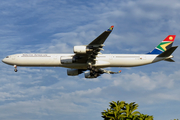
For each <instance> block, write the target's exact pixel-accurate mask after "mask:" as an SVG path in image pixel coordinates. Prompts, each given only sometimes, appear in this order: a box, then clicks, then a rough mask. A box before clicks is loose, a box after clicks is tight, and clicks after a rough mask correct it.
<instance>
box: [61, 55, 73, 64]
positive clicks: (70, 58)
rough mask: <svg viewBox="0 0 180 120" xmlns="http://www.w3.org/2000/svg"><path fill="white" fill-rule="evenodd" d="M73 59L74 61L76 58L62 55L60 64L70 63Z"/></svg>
mask: <svg viewBox="0 0 180 120" xmlns="http://www.w3.org/2000/svg"><path fill="white" fill-rule="evenodd" d="M75 61H76V59H75V58H73V57H71V56H62V57H61V64H71V63H73V62H75Z"/></svg>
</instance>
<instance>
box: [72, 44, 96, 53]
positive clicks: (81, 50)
mask: <svg viewBox="0 0 180 120" xmlns="http://www.w3.org/2000/svg"><path fill="white" fill-rule="evenodd" d="M92 50H93V49H89V48H88V47H87V46H84V45H81V46H74V53H79V54H85V53H86V52H88V51H92Z"/></svg>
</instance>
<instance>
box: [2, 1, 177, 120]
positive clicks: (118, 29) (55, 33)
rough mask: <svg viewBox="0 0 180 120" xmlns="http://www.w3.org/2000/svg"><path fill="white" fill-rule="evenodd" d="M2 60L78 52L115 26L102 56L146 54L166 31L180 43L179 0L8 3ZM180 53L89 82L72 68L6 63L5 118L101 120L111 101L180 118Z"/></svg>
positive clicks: (162, 116)
mask: <svg viewBox="0 0 180 120" xmlns="http://www.w3.org/2000/svg"><path fill="white" fill-rule="evenodd" d="M0 16H1V17H0V59H3V58H4V57H6V56H7V55H11V54H16V53H73V46H75V45H84V44H88V43H90V42H91V41H92V40H94V39H95V38H96V37H97V36H98V35H99V34H101V33H102V32H103V31H104V30H106V29H108V28H109V27H110V26H111V25H114V26H115V27H114V30H113V32H112V33H111V35H110V36H109V37H108V39H107V40H106V42H105V45H106V46H105V47H104V49H105V51H103V52H102V53H119V54H121V53H123V54H124V53H126V54H128V53H130V54H131V53H135V54H136V53H147V52H149V51H151V50H153V49H154V47H155V46H156V45H158V44H159V43H160V42H161V41H162V40H163V39H164V38H165V37H166V36H167V35H169V34H175V35H177V36H176V40H175V42H174V45H179V44H180V41H179V40H180V37H179V32H180V28H179V26H180V1H179V0H171V1H169V0H151V1H150V0H128V1H127V0H111V1H109V0H91V1H84V0H76V1H74V0H53V1H48V0H26V1H24V0H8V1H7V0H1V4H0ZM179 53H180V50H179V48H178V49H177V50H176V51H175V52H174V53H173V55H174V56H175V57H174V58H173V59H174V60H175V61H176V62H175V63H170V62H165V61H162V62H159V63H155V64H151V65H146V66H141V67H134V68H107V69H111V70H114V71H118V70H122V73H121V74H118V75H108V74H104V75H102V76H101V77H99V78H97V79H85V78H84V75H83V74H81V75H79V76H76V77H69V76H67V75H66V74H67V73H66V68H58V67H56V68H53V67H52V68H46V67H45V68H42V67H37V68H35V67H33V68H28V67H18V70H19V71H18V72H17V73H15V72H14V70H13V69H14V68H13V66H8V65H6V64H3V63H2V62H0V66H1V68H0V72H1V74H0V119H3V120H31V119H34V120H49V119H53V120H59V119H62V120H65V119H66V120H69V119H75V120H84V119H86V120H92V119H93V120H102V118H101V112H102V111H103V110H105V109H107V108H108V107H109V102H111V101H117V100H120V101H122V100H124V101H126V102H134V101H135V102H136V103H138V104H139V109H138V110H139V111H140V112H141V113H143V114H148V115H153V116H154V119H155V120H156V119H157V120H158V119H161V120H162V119H164V120H165V119H166V120H170V119H177V118H179V119H180V113H179V106H180V93H179V91H180V87H179V86H180V79H179V78H180V69H179V65H180V56H179Z"/></svg>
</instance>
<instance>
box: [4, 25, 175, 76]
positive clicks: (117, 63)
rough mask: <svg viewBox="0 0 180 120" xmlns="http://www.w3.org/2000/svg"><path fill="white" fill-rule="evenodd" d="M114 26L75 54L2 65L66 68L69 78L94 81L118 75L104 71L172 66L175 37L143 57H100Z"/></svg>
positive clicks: (13, 59) (19, 58)
mask: <svg viewBox="0 0 180 120" xmlns="http://www.w3.org/2000/svg"><path fill="white" fill-rule="evenodd" d="M113 28H114V26H111V27H110V28H109V29H108V30H106V31H104V32H103V33H102V34H101V35H99V36H98V37H97V38H96V39H94V40H93V41H92V42H91V43H89V44H88V45H80V46H74V54H46V53H23V54H14V55H9V56H7V57H6V58H4V59H3V60H2V62H4V63H6V64H8V65H13V66H14V68H15V69H14V71H15V72H17V71H18V70H17V66H22V67H65V68H68V69H67V75H68V76H76V75H79V74H81V73H83V72H84V75H85V78H97V77H98V76H100V75H101V74H103V73H108V74H118V73H120V72H121V71H119V72H112V71H110V70H105V69H104V68H106V67H135V66H142V65H147V64H151V63H155V62H159V61H162V60H165V61H168V62H174V60H172V59H171V58H173V56H172V55H171V54H172V53H173V52H174V50H175V49H176V48H177V47H178V46H173V47H172V44H173V42H174V40H175V37H176V35H168V36H167V37H166V38H165V39H164V40H163V41H162V42H161V43H160V44H159V45H158V46H157V47H155V49H154V50H152V51H151V52H149V53H146V54H102V53H101V52H100V51H101V50H104V49H103V46H105V45H104V42H105V40H106V39H107V37H108V36H109V34H110V33H111V32H112V30H113Z"/></svg>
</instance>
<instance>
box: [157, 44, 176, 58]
mask: <svg viewBox="0 0 180 120" xmlns="http://www.w3.org/2000/svg"><path fill="white" fill-rule="evenodd" d="M177 47H178V46H173V47H171V48H169V49H168V50H166V51H165V52H163V53H161V54H160V55H158V56H157V57H168V56H170V55H171V54H172V53H173V52H174V50H176V48H177Z"/></svg>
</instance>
